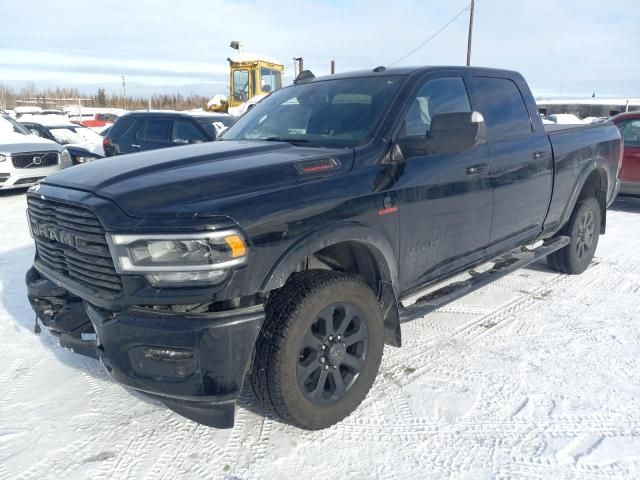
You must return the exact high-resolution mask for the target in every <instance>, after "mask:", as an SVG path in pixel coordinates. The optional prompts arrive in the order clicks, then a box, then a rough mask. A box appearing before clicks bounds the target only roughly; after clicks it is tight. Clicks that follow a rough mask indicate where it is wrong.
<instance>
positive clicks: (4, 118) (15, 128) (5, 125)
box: [0, 115, 31, 135]
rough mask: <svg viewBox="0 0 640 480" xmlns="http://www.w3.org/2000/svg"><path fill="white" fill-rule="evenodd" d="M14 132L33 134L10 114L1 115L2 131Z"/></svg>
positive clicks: (0, 128)
mask: <svg viewBox="0 0 640 480" xmlns="http://www.w3.org/2000/svg"><path fill="white" fill-rule="evenodd" d="M3 132H13V133H21V134H22V135H31V132H30V131H29V130H27V129H26V128H24V127H23V126H22V125H20V124H19V123H18V122H16V121H15V120H14V119H13V118H11V117H10V116H9V115H0V133H3Z"/></svg>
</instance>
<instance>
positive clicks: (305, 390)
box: [251, 270, 384, 430]
mask: <svg viewBox="0 0 640 480" xmlns="http://www.w3.org/2000/svg"><path fill="white" fill-rule="evenodd" d="M266 310H267V320H266V323H265V325H264V327H263V329H262V332H261V334H260V336H259V339H258V342H257V347H256V356H255V359H254V367H253V372H252V378H251V380H252V386H253V389H254V392H255V393H256V396H257V397H258V399H259V400H260V401H261V402H262V403H263V404H264V405H265V406H266V407H267V408H268V409H269V410H270V411H271V412H272V413H274V414H276V415H277V416H278V417H280V418H281V419H282V420H284V421H285V422H287V423H290V424H292V425H296V426H298V427H301V428H306V429H310V430H316V429H320V428H325V427H328V426H330V425H333V424H334V423H336V422H339V421H340V420H342V419H343V418H345V417H346V416H348V415H349V414H350V413H351V412H352V411H353V410H355V409H356V408H357V406H358V405H359V404H360V403H361V402H362V400H363V399H364V397H365V396H366V394H367V392H368V391H369V389H370V388H371V385H372V384H373V381H374V379H375V377H376V374H377V372H378V368H379V366H380V360H381V358H382V350H383V346H384V330H383V319H382V311H381V308H380V304H379V302H378V300H377V298H376V296H375V294H374V293H373V292H372V291H371V289H370V288H369V287H368V286H367V285H366V284H365V283H364V282H363V281H362V280H361V279H360V278H358V277H356V276H351V275H345V274H342V273H338V272H332V271H323V270H310V271H307V272H303V273H300V274H296V275H295V276H294V277H293V278H292V279H291V280H290V281H289V282H287V284H285V286H284V287H282V289H280V291H278V292H275V293H274V295H273V298H271V299H270V300H269V302H268V303H267V307H266Z"/></svg>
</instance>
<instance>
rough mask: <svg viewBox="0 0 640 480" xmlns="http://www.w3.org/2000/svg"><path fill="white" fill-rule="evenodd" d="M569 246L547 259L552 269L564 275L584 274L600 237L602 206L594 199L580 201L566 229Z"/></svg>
mask: <svg viewBox="0 0 640 480" xmlns="http://www.w3.org/2000/svg"><path fill="white" fill-rule="evenodd" d="M564 232H565V234H566V235H569V239H570V241H569V245H567V246H566V247H564V248H562V249H560V250H558V251H557V252H553V253H552V254H550V255H549V256H548V257H547V262H548V264H549V266H550V267H551V268H553V269H554V270H557V271H559V272H562V273H570V274H578V273H582V272H584V271H585V270H586V269H587V267H588V266H589V264H590V263H591V260H593V256H594V254H595V253H596V248H597V246H598V239H599V237H600V205H599V204H598V201H597V200H596V199H595V198H593V197H588V198H585V199H583V200H581V201H580V203H579V204H578V205H577V206H576V208H575V209H574V211H573V214H572V215H571V218H570V219H569V223H568V224H567V226H566V227H565V229H564Z"/></svg>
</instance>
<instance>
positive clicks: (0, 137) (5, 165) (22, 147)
mask: <svg viewBox="0 0 640 480" xmlns="http://www.w3.org/2000/svg"><path fill="white" fill-rule="evenodd" d="M71 164H72V163H71V156H70V155H69V152H68V151H67V149H66V148H65V147H63V146H62V145H59V144H57V143H55V142H52V141H51V140H47V139H44V138H40V137H37V136H35V135H31V134H30V133H29V131H28V130H27V129H26V128H25V127H23V126H22V125H20V124H19V123H18V122H17V121H16V120H14V119H13V118H12V117H10V116H9V115H8V114H6V113H0V190H8V189H12V188H22V187H28V186H31V185H34V184H36V183H37V182H39V181H40V180H42V179H43V178H45V177H46V176H47V175H49V174H50V173H53V172H57V171H59V170H62V169H63V168H66V167H69V166H71Z"/></svg>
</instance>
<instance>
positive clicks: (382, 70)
mask: <svg viewBox="0 0 640 480" xmlns="http://www.w3.org/2000/svg"><path fill="white" fill-rule="evenodd" d="M386 69H387V67H385V66H384V65H380V66H379V67H376V68H374V69H373V71H374V72H376V73H378V72H384V71H385V70H386Z"/></svg>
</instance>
